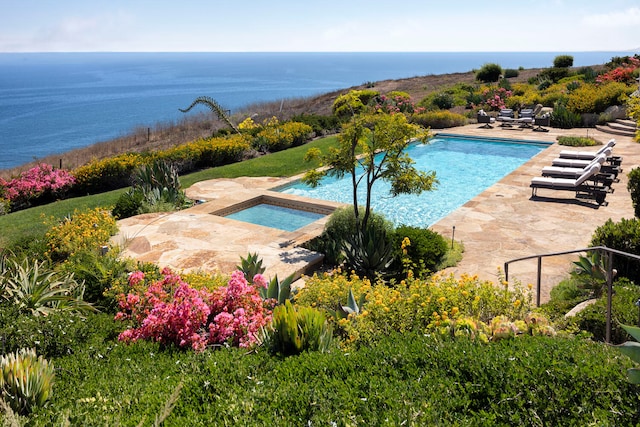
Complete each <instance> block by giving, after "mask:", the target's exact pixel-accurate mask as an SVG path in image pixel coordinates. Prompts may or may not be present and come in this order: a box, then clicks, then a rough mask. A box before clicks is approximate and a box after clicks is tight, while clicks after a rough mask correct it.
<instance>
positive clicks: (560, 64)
mask: <svg viewBox="0 0 640 427" xmlns="http://www.w3.org/2000/svg"><path fill="white" fill-rule="evenodd" d="M553 66H554V67H555V68H569V67H573V56H571V55H558V56H556V57H555V58H554V59H553Z"/></svg>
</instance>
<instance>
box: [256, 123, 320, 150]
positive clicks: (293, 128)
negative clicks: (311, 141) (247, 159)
mask: <svg viewBox="0 0 640 427" xmlns="http://www.w3.org/2000/svg"><path fill="white" fill-rule="evenodd" d="M312 132H313V129H312V128H311V126H309V125H307V124H305V123H299V122H286V123H275V124H274V123H269V124H268V125H267V126H265V128H264V129H262V130H261V131H260V132H258V133H257V135H256V139H255V141H254V146H256V148H258V149H260V150H266V151H269V152H275V151H280V150H284V149H286V148H289V147H294V146H297V145H301V144H303V143H304V142H305V140H307V139H308V138H309V136H310V135H311V134H312Z"/></svg>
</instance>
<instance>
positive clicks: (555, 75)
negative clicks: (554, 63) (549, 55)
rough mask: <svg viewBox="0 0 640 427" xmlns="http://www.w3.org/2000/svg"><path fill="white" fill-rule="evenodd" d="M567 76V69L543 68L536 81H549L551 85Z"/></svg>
mask: <svg viewBox="0 0 640 427" xmlns="http://www.w3.org/2000/svg"><path fill="white" fill-rule="evenodd" d="M568 76H569V69H568V68H556V67H553V68H545V69H544V70H542V71H541V72H540V73H538V75H537V79H538V80H539V81H540V82H543V81H546V80H549V81H551V82H553V83H557V82H558V81H560V80H562V79H564V78H565V77H568Z"/></svg>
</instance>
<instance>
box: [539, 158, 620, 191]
mask: <svg viewBox="0 0 640 427" xmlns="http://www.w3.org/2000/svg"><path fill="white" fill-rule="evenodd" d="M606 159H607V157H606V156H605V155H604V154H601V155H599V156H598V157H596V158H595V159H593V160H592V161H591V162H590V163H589V164H588V165H587V166H585V167H582V168H568V167H561V166H545V167H543V168H542V176H546V177H551V178H569V179H576V178H579V177H580V176H581V175H582V174H583V173H585V172H587V171H589V169H591V166H593V165H595V164H599V165H600V171H599V172H598V173H597V174H595V175H594V176H593V180H594V181H596V182H601V183H604V184H606V185H611V184H612V183H614V182H617V179H618V170H617V167H615V166H605V167H603V164H604V162H605V161H606Z"/></svg>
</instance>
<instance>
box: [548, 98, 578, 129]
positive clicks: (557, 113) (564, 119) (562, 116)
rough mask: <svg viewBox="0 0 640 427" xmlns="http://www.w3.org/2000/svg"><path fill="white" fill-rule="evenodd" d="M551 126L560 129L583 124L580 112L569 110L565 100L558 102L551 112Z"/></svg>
mask: <svg viewBox="0 0 640 427" xmlns="http://www.w3.org/2000/svg"><path fill="white" fill-rule="evenodd" d="M551 126H553V127H557V128H560V129H572V128H576V127H580V126H582V117H580V114H578V113H574V112H572V111H569V109H568V108H567V107H566V106H565V104H564V103H563V102H560V101H559V102H556V103H555V105H554V107H553V113H552V114H551Z"/></svg>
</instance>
